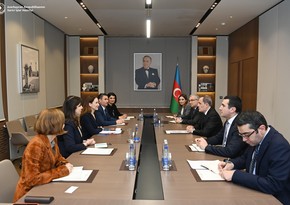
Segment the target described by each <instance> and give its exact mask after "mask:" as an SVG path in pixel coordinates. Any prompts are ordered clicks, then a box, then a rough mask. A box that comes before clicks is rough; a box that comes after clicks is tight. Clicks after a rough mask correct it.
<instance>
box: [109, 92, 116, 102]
mask: <svg viewBox="0 0 290 205" xmlns="http://www.w3.org/2000/svg"><path fill="white" fill-rule="evenodd" d="M111 96H114V97H115V103H114V104H116V103H117V95H116V94H115V93H113V92H109V93H108V98H109V97H111Z"/></svg>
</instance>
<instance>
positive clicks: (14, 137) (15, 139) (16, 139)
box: [6, 120, 34, 161]
mask: <svg viewBox="0 0 290 205" xmlns="http://www.w3.org/2000/svg"><path fill="white" fill-rule="evenodd" d="M6 128H7V131H8V134H9V148H10V159H11V160H12V161H13V160H15V159H18V158H21V157H22V155H23V152H24V149H25V147H26V145H27V144H28V143H29V141H30V140H31V138H32V137H34V136H28V135H27V133H26V132H25V130H24V128H23V126H22V123H21V122H20V120H12V121H8V122H6Z"/></svg>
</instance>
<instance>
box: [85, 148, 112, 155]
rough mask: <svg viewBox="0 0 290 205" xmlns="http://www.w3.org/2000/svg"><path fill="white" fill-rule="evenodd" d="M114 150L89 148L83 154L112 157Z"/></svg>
mask: <svg viewBox="0 0 290 205" xmlns="http://www.w3.org/2000/svg"><path fill="white" fill-rule="evenodd" d="M113 150H114V148H90V147H89V148H87V149H86V150H85V151H83V152H82V153H81V154H92V155H94V154H95V155H110V154H111V153H112V151H113Z"/></svg>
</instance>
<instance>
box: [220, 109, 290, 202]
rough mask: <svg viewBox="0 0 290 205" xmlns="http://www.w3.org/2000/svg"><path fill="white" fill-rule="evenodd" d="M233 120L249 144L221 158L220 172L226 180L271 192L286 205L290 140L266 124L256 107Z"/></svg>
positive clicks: (289, 199) (289, 183) (289, 195)
mask: <svg viewBox="0 0 290 205" xmlns="http://www.w3.org/2000/svg"><path fill="white" fill-rule="evenodd" d="M236 123H237V126H238V131H239V135H240V137H241V138H242V139H243V141H244V142H246V143H247V144H249V145H250V146H249V147H248V148H247V150H246V151H245V152H244V154H243V155H241V156H239V157H238V158H235V159H232V160H230V161H229V162H220V163H219V169H220V175H221V176H222V177H223V178H224V179H225V180H226V181H232V182H233V183H235V184H239V185H241V186H245V187H248V188H251V189H254V190H257V191H261V192H264V193H266V194H272V195H273V196H274V197H276V198H277V199H278V200H279V201H280V202H281V203H282V204H284V205H286V204H287V205H289V204H290V145H289V142H288V141H287V140H286V139H285V138H284V137H283V135H281V134H280V133H279V132H278V131H277V130H275V129H274V128H273V127H272V126H268V124H267V121H266V119H265V118H264V116H263V115H262V114H261V113H259V112H257V111H254V112H243V113H241V114H240V115H239V116H238V119H237V121H236ZM244 169H246V170H245V171H244Z"/></svg>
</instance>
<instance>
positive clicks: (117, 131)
mask: <svg viewBox="0 0 290 205" xmlns="http://www.w3.org/2000/svg"><path fill="white" fill-rule="evenodd" d="M121 133H122V129H121V128H115V129H103V130H102V131H101V132H100V134H121Z"/></svg>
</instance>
